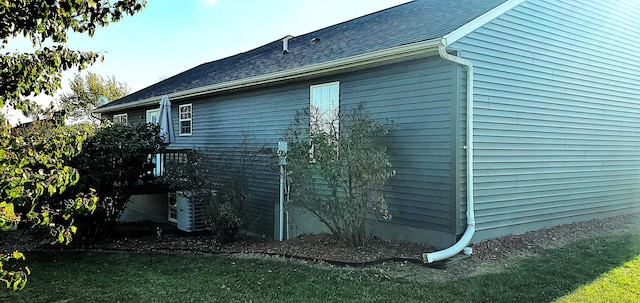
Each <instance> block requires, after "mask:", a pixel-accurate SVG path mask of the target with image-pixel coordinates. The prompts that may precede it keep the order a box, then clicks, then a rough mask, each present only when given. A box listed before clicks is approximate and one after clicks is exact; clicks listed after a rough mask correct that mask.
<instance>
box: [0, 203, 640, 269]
mask: <svg viewBox="0 0 640 303" xmlns="http://www.w3.org/2000/svg"><path fill="white" fill-rule="evenodd" d="M157 227H158V225H156V224H152V223H148V224H147V223H139V224H138V223H136V224H123V225H121V226H119V228H118V229H117V231H116V233H115V234H114V235H113V236H112V237H111V239H110V240H106V241H100V242H94V243H91V244H83V243H81V242H80V241H75V242H72V244H71V245H70V246H55V247H56V249H91V250H120V251H183V252H191V253H216V254H238V253H242V254H264V255H277V256H283V257H289V258H296V259H302V260H311V261H321V262H326V263H330V264H338V265H350V266H358V265H371V264H377V263H382V262H386V261H402V262H412V263H422V253H424V252H430V251H433V248H431V247H429V246H425V245H421V244H415V243H409V242H401V241H387V240H382V239H378V238H374V239H373V240H371V241H370V242H369V243H367V245H366V246H364V247H347V246H345V245H344V244H342V243H341V242H339V241H337V240H335V239H334V238H333V237H331V236H330V235H326V234H321V235H303V236H299V237H296V238H294V239H290V240H286V241H283V242H277V241H270V240H266V239H260V238H251V237H241V238H240V239H238V240H237V241H236V242H234V243H230V244H221V243H218V242H216V241H215V240H214V239H213V238H212V237H211V235H210V234H209V233H206V232H199V233H186V232H182V231H179V230H177V229H176V228H175V227H170V226H162V229H163V233H162V239H161V240H160V241H159V240H158V236H157V231H156V228H157ZM629 230H633V231H640V215H639V214H630V215H623V216H618V217H613V218H605V219H598V220H591V221H585V222H578V223H573V224H567V225H560V226H556V227H553V228H547V229H541V230H537V231H531V232H527V233H524V234H519V235H509V236H505V237H499V238H495V239H491V240H487V241H483V242H479V243H475V244H473V245H472V247H473V251H474V253H473V255H472V256H471V257H470V258H469V259H468V260H470V261H472V262H473V261H491V260H501V259H504V258H506V257H509V256H512V255H521V254H530V253H537V252H539V251H542V250H544V249H547V248H550V247H558V246H562V245H564V244H567V243H570V242H574V241H578V240H581V239H585V238H589V237H594V236H602V235H608V234H615V233H620V232H625V231H629ZM33 243H34V242H33V241H30V240H29V233H25V232H22V231H17V232H3V233H0V247H1V248H2V249H1V250H3V251H12V250H16V249H17V250H22V251H26V250H28V249H31V248H33Z"/></svg>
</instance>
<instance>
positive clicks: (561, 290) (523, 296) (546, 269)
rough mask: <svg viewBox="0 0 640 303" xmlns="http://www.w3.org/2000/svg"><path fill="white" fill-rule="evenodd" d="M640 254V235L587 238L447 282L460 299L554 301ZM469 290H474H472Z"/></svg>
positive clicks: (475, 300) (455, 297) (469, 300)
mask: <svg viewBox="0 0 640 303" xmlns="http://www.w3.org/2000/svg"><path fill="white" fill-rule="evenodd" d="M638 255H640V235H637V234H624V235H620V236H616V237H610V238H608V237H601V238H593V239H587V240H585V241H582V242H578V243H573V244H570V245H568V246H566V247H564V248H561V249H553V250H548V251H546V252H544V253H542V254H541V255H539V256H534V257H530V258H526V259H524V260H522V261H520V262H518V263H517V264H516V265H515V266H513V267H512V268H510V269H508V270H506V271H504V272H501V273H495V274H486V275H483V276H479V277H472V278H468V279H464V280H461V281H459V282H458V283H453V284H447V285H443V287H446V288H449V289H450V291H451V294H455V296H454V297H450V298H451V299H454V300H456V301H464V302H472V301H473V302H550V301H553V300H555V299H557V298H559V297H562V296H564V295H566V294H568V293H571V292H573V291H575V290H576V289H578V288H579V287H581V286H583V285H585V284H589V283H591V282H592V281H593V280H595V279H597V278H598V277H599V276H600V275H602V274H603V273H606V272H608V271H610V270H612V269H614V268H616V267H618V266H620V265H622V264H624V263H626V262H628V261H630V260H632V259H634V258H635V257H636V256H638ZM469 290H472V291H471V292H469Z"/></svg>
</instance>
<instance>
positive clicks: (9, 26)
mask: <svg viewBox="0 0 640 303" xmlns="http://www.w3.org/2000/svg"><path fill="white" fill-rule="evenodd" d="M145 3H146V2H145V1H144V0H141V1H136V0H120V1H115V2H114V3H111V2H110V1H107V0H94V1H86V0H44V1H39V0H23V1H8V0H4V1H1V0H0V40H1V41H2V44H1V45H0V50H2V49H4V48H6V46H7V44H8V43H9V40H10V39H12V38H16V37H18V36H23V37H26V38H28V39H30V40H31V42H32V43H33V46H34V49H35V50H34V51H33V52H32V53H21V52H14V53H9V52H7V53H3V54H0V107H3V106H8V107H9V108H15V109H18V110H20V111H23V112H24V113H27V114H28V113H30V112H32V111H33V110H34V109H35V108H38V106H37V105H36V104H35V102H33V101H31V100H29V99H28V98H26V96H29V95H31V94H36V95H37V94H41V93H43V94H52V93H53V92H54V91H56V90H57V89H58V88H60V82H61V74H62V72H63V71H64V70H68V69H70V68H72V67H74V66H76V67H78V68H79V69H83V68H85V67H87V66H88V65H90V64H92V63H93V62H95V60H97V59H98V54H96V53H93V52H81V51H75V50H71V49H69V48H67V47H66V45H65V43H66V42H67V38H68V32H70V31H74V32H78V33H87V34H88V35H89V36H92V35H93V34H94V32H95V30H96V28H97V27H99V26H106V25H108V24H109V23H110V22H116V21H118V20H120V19H121V18H122V17H123V16H124V15H125V14H129V15H133V14H134V13H136V12H138V11H140V10H141V9H142V7H143V6H144V5H145ZM45 41H46V42H47V44H49V45H50V46H46V47H45V46H44V43H45ZM43 123H54V124H53V125H45V127H42V128H40V129H39V130H38V131H33V132H31V131H27V132H21V131H13V130H11V129H10V128H9V126H7V125H6V123H4V122H3V123H0V124H4V125H3V126H2V127H1V128H0V176H1V177H0V230H11V229H15V228H16V227H17V226H18V225H19V224H22V223H24V224H31V225H36V226H43V227H46V228H48V229H49V230H50V231H51V232H52V234H53V235H54V237H55V238H56V239H57V241H60V242H65V243H67V242H68V241H70V239H71V235H72V234H73V232H74V231H75V228H74V227H73V225H72V222H73V219H72V218H73V217H72V215H73V214H74V213H75V212H77V211H88V212H90V211H92V210H93V209H95V207H96V205H95V202H96V198H95V196H93V195H92V193H91V192H89V193H88V195H80V196H77V197H74V198H69V199H67V200H65V201H66V202H64V203H62V204H61V205H64V207H52V205H53V203H50V202H52V200H58V199H56V198H57V195H59V194H63V193H66V192H67V189H68V188H69V187H70V186H73V185H74V184H76V183H77V182H78V180H79V174H78V172H77V171H76V170H75V169H73V168H72V167H71V166H69V165H68V163H67V161H68V159H69V158H71V157H73V156H75V155H77V153H78V152H79V151H80V150H81V147H82V142H83V141H84V139H85V138H86V132H84V131H82V130H81V129H79V128H67V127H64V126H63V125H61V124H59V121H52V122H43ZM23 257H24V256H23V255H22V254H21V253H19V252H14V253H3V254H0V281H4V282H6V284H7V287H9V288H12V289H20V288H23V287H24V285H25V283H26V279H27V274H28V270H27V269H26V268H21V267H16V268H13V267H12V268H5V267H4V266H5V264H8V263H6V262H7V261H8V260H15V259H22V258H23Z"/></svg>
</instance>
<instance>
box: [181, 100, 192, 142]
mask: <svg viewBox="0 0 640 303" xmlns="http://www.w3.org/2000/svg"><path fill="white" fill-rule="evenodd" d="M183 108H189V112H188V113H187V112H184V113H183ZM178 117H179V118H180V136H191V135H192V134H193V105H192V104H191V103H189V104H182V105H180V106H179V107H178ZM182 122H189V132H188V133H187V132H182V131H183V128H182Z"/></svg>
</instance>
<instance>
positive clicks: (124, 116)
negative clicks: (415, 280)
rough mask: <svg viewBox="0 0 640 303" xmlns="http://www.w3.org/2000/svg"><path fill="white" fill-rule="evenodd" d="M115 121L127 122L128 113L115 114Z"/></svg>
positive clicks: (119, 122) (118, 122) (117, 122)
mask: <svg viewBox="0 0 640 303" xmlns="http://www.w3.org/2000/svg"><path fill="white" fill-rule="evenodd" d="M113 123H116V124H127V123H128V121H127V114H118V115H113Z"/></svg>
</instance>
